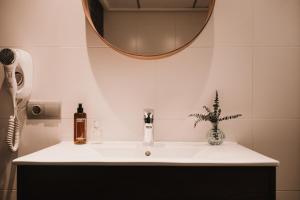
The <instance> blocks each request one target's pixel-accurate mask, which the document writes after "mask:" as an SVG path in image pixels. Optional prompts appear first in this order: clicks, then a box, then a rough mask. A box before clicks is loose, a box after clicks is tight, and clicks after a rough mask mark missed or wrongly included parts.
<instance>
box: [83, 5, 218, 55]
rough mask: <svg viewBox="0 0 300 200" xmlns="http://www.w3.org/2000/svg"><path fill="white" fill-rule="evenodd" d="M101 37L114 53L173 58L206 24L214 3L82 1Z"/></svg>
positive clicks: (90, 20)
mask: <svg viewBox="0 0 300 200" xmlns="http://www.w3.org/2000/svg"><path fill="white" fill-rule="evenodd" d="M82 2H83V7H84V12H85V15H86V17H87V19H88V21H89V23H90V25H91V26H92V28H93V29H94V30H95V31H96V32H97V33H98V35H99V37H100V38H101V39H102V40H103V41H104V42H105V43H106V44H107V45H108V46H110V47H112V48H114V49H115V50H117V51H119V52H121V53H124V54H127V55H131V56H134V57H140V58H155V57H163V56H168V55H172V54H174V53H176V52H178V51H180V50H181V49H183V48H185V47H186V46H188V45H189V44H190V43H191V42H192V41H193V40H194V39H195V38H196V37H197V36H198V35H199V34H200V33H201V31H202V30H203V28H204V27H205V25H206V24H207V22H208V20H209V18H210V16H211V13H212V10H213V7H214V3H215V0H82Z"/></svg>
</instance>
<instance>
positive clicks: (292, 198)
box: [276, 191, 300, 200]
mask: <svg viewBox="0 0 300 200" xmlns="http://www.w3.org/2000/svg"><path fill="white" fill-rule="evenodd" d="M276 199H277V200H299V199H300V191H278V192H277V197H276Z"/></svg>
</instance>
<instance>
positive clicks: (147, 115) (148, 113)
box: [144, 109, 154, 124]
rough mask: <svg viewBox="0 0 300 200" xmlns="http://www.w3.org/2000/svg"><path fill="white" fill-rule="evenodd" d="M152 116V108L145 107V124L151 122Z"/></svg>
mask: <svg viewBox="0 0 300 200" xmlns="http://www.w3.org/2000/svg"><path fill="white" fill-rule="evenodd" d="M153 118H154V114H153V109H145V110H144V122H145V123H147V124H150V123H151V124H152V123H153Z"/></svg>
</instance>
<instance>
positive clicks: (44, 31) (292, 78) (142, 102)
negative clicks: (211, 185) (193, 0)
mask: <svg viewBox="0 0 300 200" xmlns="http://www.w3.org/2000/svg"><path fill="white" fill-rule="evenodd" d="M0 24H1V30H0V46H1V47H18V48H22V49H25V50H27V51H29V52H30V53H31V55H32V57H33V61H34V88H33V94H32V98H33V99H38V100H59V101H61V102H62V120H60V121H54V122H52V121H48V120H43V121H27V124H26V127H25V129H24V132H23V133H22V144H21V148H20V155H23V154H27V153H30V152H33V151H36V150H39V149H41V148H44V147H47V146H50V145H53V144H55V143H57V142H59V141H61V140H71V139H72V135H73V130H72V127H73V123H72V120H73V113H74V111H75V108H76V104H77V103H78V102H83V103H84V107H85V110H86V112H87V114H88V116H89V119H88V120H89V123H90V124H91V122H92V120H94V119H97V120H99V121H100V122H101V126H102V129H103V134H104V139H105V140H142V137H143V132H142V125H143V122H142V110H143V109H144V108H145V107H152V108H154V109H155V117H156V118H155V119H156V120H155V136H156V140H182V141H198V140H204V138H205V135H206V131H207V129H208V128H209V124H201V125H200V126H199V127H197V128H196V129H193V121H192V119H188V118H187V115H188V114H189V113H191V112H197V111H203V109H202V106H203V105H210V104H211V103H212V99H213V97H214V91H215V89H218V90H219V92H220V98H221V106H222V107H223V113H224V114H227V113H228V114H234V113H242V114H243V117H242V118H241V119H239V120H233V121H228V122H224V123H222V126H221V127H222V128H223V130H224V131H225V133H226V134H227V135H228V137H229V138H231V139H236V140H237V141H238V142H239V143H241V144H243V145H245V146H248V147H250V148H252V149H254V150H256V151H258V152H261V153H264V154H266V155H268V156H271V157H273V158H275V159H278V160H280V162H281V165H280V167H279V168H278V179H277V190H278V199H279V200H299V198H300V0H226V1H225V0H217V2H216V7H215V11H214V14H213V16H212V18H211V20H210V22H209V24H208V26H207V27H206V28H205V30H204V32H203V33H202V34H201V36H200V37H199V38H198V39H197V41H195V42H194V43H193V45H192V46H191V47H189V48H187V49H185V50H184V51H182V52H180V53H178V54H176V55H174V56H172V57H168V58H165V59H161V60H136V59H132V58H129V57H126V56H123V55H120V54H118V53H116V52H115V51H113V50H111V49H110V48H108V47H106V46H105V45H104V44H103V43H101V42H100V40H99V39H98V38H97V36H96V34H95V33H94V32H93V31H91V29H90V27H89V25H87V24H86V22H85V18H84V14H83V11H82V7H81V2H80V0H77V1H75V0H64V1H61V0H51V1H49V0H1V1H0ZM0 74H1V75H0V81H1V82H0V83H1V85H2V82H3V70H2V69H1V73H0ZM0 91H1V92H0V107H1V110H0V115H1V118H0V136H1V137H0V139H1V141H0V142H1V144H2V145H0V189H1V190H0V195H1V196H0V199H14V198H15V188H16V186H15V180H14V175H15V172H14V170H15V168H11V166H10V164H9V163H10V160H11V159H12V158H13V157H15V156H11V155H10V154H9V152H8V151H7V150H6V147H5V145H4V141H3V140H4V138H5V135H6V123H7V117H8V114H7V113H8V111H7V110H6V111H5V112H4V108H5V107H8V106H7V105H8V102H9V99H8V97H7V92H6V90H5V87H4V85H3V86H2V88H1V90H0ZM90 124H89V128H90ZM11 169H12V170H11Z"/></svg>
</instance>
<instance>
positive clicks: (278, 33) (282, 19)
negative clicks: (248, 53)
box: [253, 0, 300, 46]
mask: <svg viewBox="0 0 300 200" xmlns="http://www.w3.org/2000/svg"><path fill="white" fill-rule="evenodd" d="M253 2H255V3H254V5H255V6H254V21H255V22H254V24H255V27H254V36H255V44H257V45H291V46H295V45H298V46H299V45H300V37H299V35H300V12H299V10H300V1H299V0H255V1H253Z"/></svg>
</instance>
